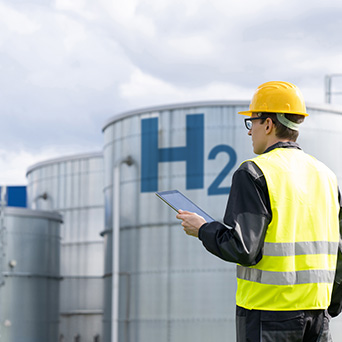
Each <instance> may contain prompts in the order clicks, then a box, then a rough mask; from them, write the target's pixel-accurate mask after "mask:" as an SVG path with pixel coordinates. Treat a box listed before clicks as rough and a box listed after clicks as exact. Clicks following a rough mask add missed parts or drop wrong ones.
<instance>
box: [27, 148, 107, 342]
mask: <svg viewBox="0 0 342 342" xmlns="http://www.w3.org/2000/svg"><path fill="white" fill-rule="evenodd" d="M27 179H28V185H27V193H28V206H29V207H31V208H34V209H36V208H37V209H44V210H57V211H58V212H60V213H61V214H62V215H63V220H64V225H63V226H62V232H61V237H62V241H61V275H62V277H63V280H62V282H61V285H60V286H61V288H60V292H61V296H60V328H59V338H60V341H74V340H75V339H76V340H77V338H78V337H79V338H81V341H82V342H83V341H86V342H88V341H89V342H94V341H96V340H97V339H99V338H100V337H101V333H102V315H103V262H104V261H103V260H104V257H103V238H102V237H101V236H100V232H101V231H103V227H104V223H103V221H104V204H103V203H104V199H103V157H102V154H101V153H91V154H84V155H76V156H71V157H65V158H59V159H54V160H50V161H46V162H43V163H39V164H36V165H33V166H32V167H31V168H29V170H28V172H27Z"/></svg>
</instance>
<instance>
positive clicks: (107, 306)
mask: <svg viewBox="0 0 342 342" xmlns="http://www.w3.org/2000/svg"><path fill="white" fill-rule="evenodd" d="M248 105H249V102H247V101H210V102H196V103H185V104H174V105H166V106H158V107H153V108H147V109H141V110H135V111H130V112H126V113H123V114H118V115H115V116H114V117H113V118H111V119H109V120H108V121H107V122H106V123H105V124H104V127H103V136H104V146H103V151H102V153H95V154H92V153H90V154H87V155H77V156H71V157H62V158H59V159H55V160H50V161H46V162H42V163H39V164H36V165H33V166H32V167H30V168H29V169H28V171H27V180H28V185H27V206H28V208H29V209H14V208H13V209H10V208H6V209H2V213H5V214H2V217H4V218H6V217H7V216H9V215H13V214H12V213H13V212H15V211H18V213H17V215H18V218H17V220H12V221H4V222H6V223H5V224H4V226H5V227H6V229H7V230H9V227H10V224H11V225H12V226H13V228H11V229H13V232H14V233H13V236H14V237H15V236H18V233H17V232H20V231H24V229H27V228H25V227H27V226H30V227H31V224H30V223H29V220H33V218H34V219H36V216H38V217H40V216H42V217H41V218H39V220H41V221H44V220H45V221H46V222H45V223H44V224H45V225H46V228H42V231H44V232H45V233H44V234H47V233H46V231H48V232H50V233H51V234H53V236H54V237H51V238H50V237H46V236H45V235H44V243H43V242H39V239H37V240H36V239H33V238H32V236H31V235H29V234H20V240H18V242H17V244H16V245H13V248H12V251H11V252H10V250H9V247H8V246H7V247H6V248H5V247H4V246H2V247H4V248H3V249H2V250H3V251H4V252H2V253H3V254H2V255H3V262H2V268H1V274H0V279H2V280H3V281H2V283H1V286H0V300H1V303H4V305H2V304H1V307H0V318H1V328H0V334H1V338H2V336H6V338H7V339H6V341H9V342H19V341H25V342H31V341H35V342H36V341H40V339H39V338H40V336H39V338H38V339H37V336H38V335H37V331H38V330H39V327H40V328H42V326H44V329H43V330H44V334H45V335H44V336H51V337H49V339H46V338H45V339H41V341H49V342H50V341H51V342H57V341H58V342H61V341H64V342H67V341H68V342H69V341H70V342H84V341H86V342H88V341H89V342H95V341H96V342H99V341H101V342H114V341H115V342H118V341H120V342H133V341H134V342H138V341H139V342H140V341H141V342H145V341H150V342H153V341H158V342H160V341H165V342H179V341H198V342H206V341H211V340H215V339H220V340H226V341H234V335H235V332H234V331H235V290H236V275H235V265H234V264H230V263H226V262H224V261H222V260H220V259H218V258H216V257H214V256H213V255H210V254H209V253H207V252H206V250H205V249H204V248H203V246H202V244H201V243H200V241H198V240H197V239H194V238H189V237H187V236H185V235H184V232H183V230H182V228H181V226H180V224H179V221H178V220H177V219H176V218H175V212H174V211H172V209H170V208H169V207H168V206H166V205H165V204H163V203H162V202H161V201H160V200H159V199H158V198H157V197H156V196H155V192H156V191H161V190H172V189H178V190H180V191H181V192H183V193H184V194H185V195H186V196H187V197H189V198H190V199H191V200H192V201H194V202H195V203H196V204H198V205H199V206H200V207H202V208H203V209H204V210H205V211H206V212H207V213H209V214H210V215H211V216H212V217H214V218H215V219H216V220H222V217H223V214H224V211H225V206H226V203H227V198H228V196H229V190H230V187H229V186H230V183H231V177H232V174H233V172H234V170H235V169H236V168H237V167H238V166H239V165H240V163H241V162H242V161H244V160H246V159H248V158H251V157H253V153H252V147H251V140H250V137H249V136H248V135H247V131H246V128H245V127H244V124H243V118H242V117H241V116H239V115H237V112H238V111H243V110H247V109H248ZM307 110H308V113H309V114H310V116H309V117H308V118H307V119H306V121H305V122H304V123H303V124H302V126H301V130H300V137H299V140H298V142H299V144H300V145H301V147H302V148H303V149H304V151H305V152H307V153H309V154H312V155H314V156H315V157H316V158H318V159H319V160H321V161H322V162H324V163H325V164H326V165H328V166H329V167H330V168H331V169H332V170H333V171H334V172H335V173H336V175H337V177H338V181H339V184H340V186H341V183H342V157H341V156H340V155H339V153H337V152H336V151H339V150H340V149H341V147H342V134H341V133H342V109H341V108H339V107H334V106H332V105H310V104H308V105H307ZM19 211H20V212H19ZM22 212H29V213H30V215H31V216H30V215H28V216H23V215H22ZM56 212H58V214H57V213H56ZM39 215H40V216H39ZM19 218H20V220H22V221H24V222H22V221H20V222H19ZM6 220H9V219H6ZM61 220H63V222H64V223H63V224H62V225H61V226H60V227H59V225H60V224H61V223H60V221H61ZM26 221H27V222H26ZM2 222H3V221H2ZM4 226H2V227H4ZM32 233H34V234H35V236H37V237H38V236H39V234H40V233H41V231H40V233H35V232H34V231H32ZM16 234H17V235H16ZM56 236H58V239H55V238H56ZM13 239H14V238H13ZM54 239H55V240H54ZM35 242H37V243H39V246H42V245H43V244H45V246H55V247H54V248H52V249H50V248H49V247H45V248H44V251H43V250H39V248H38V247H36V245H35V244H34V243H35ZM29 243H32V245H30V244H29ZM23 246H31V247H27V248H33V249H35V250H36V251H37V253H38V252H39V255H40V256H41V260H43V259H42V258H43V255H45V254H44V253H47V255H46V256H44V260H45V259H46V260H47V261H46V262H47V264H45V263H44V265H43V264H41V265H40V264H39V262H38V264H37V261H38V260H39V259H37V258H38V257H37V255H36V254H35V253H31V254H30V253H28V254H25V260H26V262H27V264H30V265H35V266H36V267H38V269H33V270H31V269H29V268H27V269H22V270H21V269H20V270H19V269H18V267H19V262H18V260H20V257H19V256H20V255H22V253H24V248H23ZM57 250H58V252H57ZM12 260H16V261H17V263H15V266H14V267H12V266H11V261H12ZM48 260H49V261H48ZM17 265H18V266H17ZM48 265H50V266H51V269H49V268H46V267H48ZM59 265H60V267H59ZM43 266H44V267H45V268H44V267H43ZM12 271H13V272H19V271H20V272H26V273H25V274H28V272H32V274H33V275H32V276H31V278H30V280H31V283H30V284H28V282H27V283H26V282H20V286H21V287H20V291H19V292H16V295H14V293H13V292H12V293H11V295H9V294H8V291H14V290H13V289H14V288H13V287H11V289H12V290H9V282H10V281H12V278H13V279H17V278H18V276H17V278H16V277H14V276H13V277H10V272H12ZM13 275H14V273H13ZM34 275H37V276H34ZM18 279H19V278H18ZM20 279H21V278H20ZM34 280H35V281H34ZM43 281H44V284H45V285H44V286H45V288H46V291H47V292H46V296H45V295H44V300H41V301H40V299H42V298H41V297H42V296H41V293H42V290H41V288H39V286H40V285H38V283H39V282H43ZM32 284H36V285H32ZM35 286H37V288H35ZM29 289H30V290H31V291H33V292H32V293H33V294H34V295H32V297H31V299H30V302H29V303H27V305H31V307H32V310H35V311H26V314H27V313H28V312H34V313H35V314H32V315H31V316H32V317H35V319H32V321H30V327H29V328H30V329H29V330H25V331H24V329H25V327H26V325H25V324H22V323H23V322H26V320H27V315H26V316H25V315H24V313H25V312H24V311H23V310H21V307H20V305H19V304H18V303H22V302H23V300H24V298H25V294H26V293H28V292H27V291H29ZM34 291H36V292H34ZM51 293H55V294H56V296H55V297H54V299H53V300H52V302H49V300H50V297H49V296H50V294H51ZM57 293H59V296H57ZM4 298H6V300H5V301H4ZM33 308H34V309H33ZM20 310H21V312H20ZM49 310H51V311H49ZM46 312H49V314H44V319H45V320H43V319H41V316H43V313H46ZM40 315H41V316H40ZM341 319H342V318H341V317H338V318H336V319H333V320H332V323H331V330H332V334H333V337H334V338H335V340H336V341H338V336H340V335H341V332H342V328H341ZM4 322H5V323H4ZM56 322H58V324H57V323H56ZM14 326H15V327H16V329H15V331H19V332H17V333H16V334H14V329H12V328H13V327H14ZM27 329H28V328H27ZM6 333H7V335H5V334H6ZM20 334H21V335H20ZM23 334H27V335H26V339H25V340H22V339H20V337H18V336H23ZM30 334H31V335H30ZM42 334H43V332H42ZM48 334H51V335H48Z"/></svg>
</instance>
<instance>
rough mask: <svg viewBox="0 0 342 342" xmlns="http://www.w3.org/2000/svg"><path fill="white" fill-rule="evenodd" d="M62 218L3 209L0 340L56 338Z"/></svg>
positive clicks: (18, 341)
mask: <svg viewBox="0 0 342 342" xmlns="http://www.w3.org/2000/svg"><path fill="white" fill-rule="evenodd" d="M61 221H62V218H61V216H60V215H59V214H57V213H53V212H43V211H37V210H29V209H22V208H10V207H7V208H1V209H0V255H1V258H0V260H1V263H0V341H6V342H37V341H49V342H57V341H58V316H59V310H58V308H59V283H60V280H61V278H60V274H59V253H60V224H61Z"/></svg>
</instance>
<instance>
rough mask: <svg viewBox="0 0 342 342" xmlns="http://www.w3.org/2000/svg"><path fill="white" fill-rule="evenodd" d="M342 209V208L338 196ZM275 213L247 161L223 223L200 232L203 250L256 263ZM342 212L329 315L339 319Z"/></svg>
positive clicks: (238, 172) (234, 185) (282, 145)
mask: <svg viewBox="0 0 342 342" xmlns="http://www.w3.org/2000/svg"><path fill="white" fill-rule="evenodd" d="M275 148H297V149H300V147H299V146H298V144H297V143H294V142H279V143H277V144H275V145H273V146H271V147H269V148H268V149H267V150H266V151H265V152H264V153H267V152H269V151H271V150H273V149H275ZM339 200H340V207H342V203H341V196H340V194H339ZM271 220H272V210H271V205H270V199H269V195H268V189H267V184H266V180H265V176H264V175H263V173H262V171H261V170H260V168H259V167H258V166H257V165H256V164H255V163H254V162H252V161H246V162H244V163H243V164H241V166H240V167H239V168H238V169H237V170H236V172H235V173H234V175H233V180H232V186H231V190H230V195H229V198H228V204H227V208H226V212H225V215H224V219H223V222H224V223H225V224H222V223H220V222H217V221H215V222H210V223H205V224H204V225H203V226H202V227H201V228H200V230H199V236H198V237H199V239H200V240H201V241H202V243H203V245H204V247H205V248H206V249H207V250H208V251H209V252H210V253H212V254H214V255H216V256H218V257H219V258H221V259H223V260H226V261H230V262H234V263H238V264H241V265H244V266H252V265H255V264H257V263H258V262H259V261H260V260H261V258H262V255H263V245H264V239H265V234H266V230H267V227H268V225H269V223H270V222H271ZM341 222H342V210H340V244H339V251H338V264H337V272H336V276H335V283H334V288H333V295H332V300H331V305H330V307H329V310H328V311H329V314H330V315H331V316H337V315H338V314H339V313H340V312H341V309H342V238H341V235H342V233H341V227H342V224H341Z"/></svg>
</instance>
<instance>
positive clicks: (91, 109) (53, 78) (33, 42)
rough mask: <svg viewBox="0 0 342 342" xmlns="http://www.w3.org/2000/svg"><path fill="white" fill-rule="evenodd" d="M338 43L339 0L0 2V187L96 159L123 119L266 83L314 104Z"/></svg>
mask: <svg viewBox="0 0 342 342" xmlns="http://www.w3.org/2000/svg"><path fill="white" fill-rule="evenodd" d="M341 32H342V2H341V1H340V0H325V1H321V0H320V1H317V0H302V1H298V0H295V1H294V0H284V1H282V0H278V1H274V0H272V1H271V0H258V1H255V0H246V1H244V0H240V1H237V0H235V1H232V0H210V1H209V0H206V1H204V0H187V1H184V0H123V1H114V0H111V1H110V0H96V1H93V0H72V1H70V0H35V1H23V0H0V71H1V74H0V75H1V77H0V104H1V110H0V119H1V125H0V129H1V131H0V132H1V133H0V184H3V185H25V184H26V171H27V169H28V168H29V167H30V166H32V165H33V164H35V163H37V162H41V161H45V160H48V159H51V158H56V157H63V156H69V155H73V154H79V153H88V152H98V151H101V149H102V145H103V134H102V128H103V126H104V124H105V123H106V122H107V121H108V120H109V119H110V118H112V117H114V116H115V115H118V114H121V113H123V112H125V111H129V110H135V109H140V108H144V107H150V106H154V105H164V104H172V103H180V102H192V101H206V100H250V99H251V97H252V95H253V92H254V90H255V89H256V87H257V86H258V85H260V84H261V83H264V82H267V81H271V80H282V81H289V82H292V83H294V84H296V85H297V86H299V88H300V89H301V91H302V93H303V95H304V97H305V99H306V101H307V102H310V103H318V104H322V103H324V99H325V97H324V91H325V88H324V87H325V86H324V80H325V76H326V75H331V74H342V35H341ZM334 80H335V81H334V82H335V83H333V90H335V89H336V90H340V91H342V77H339V76H338V77H336V78H335V79H334ZM334 87H335V88H334ZM332 102H333V103H334V102H336V103H341V104H342V96H335V97H333V99H332Z"/></svg>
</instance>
